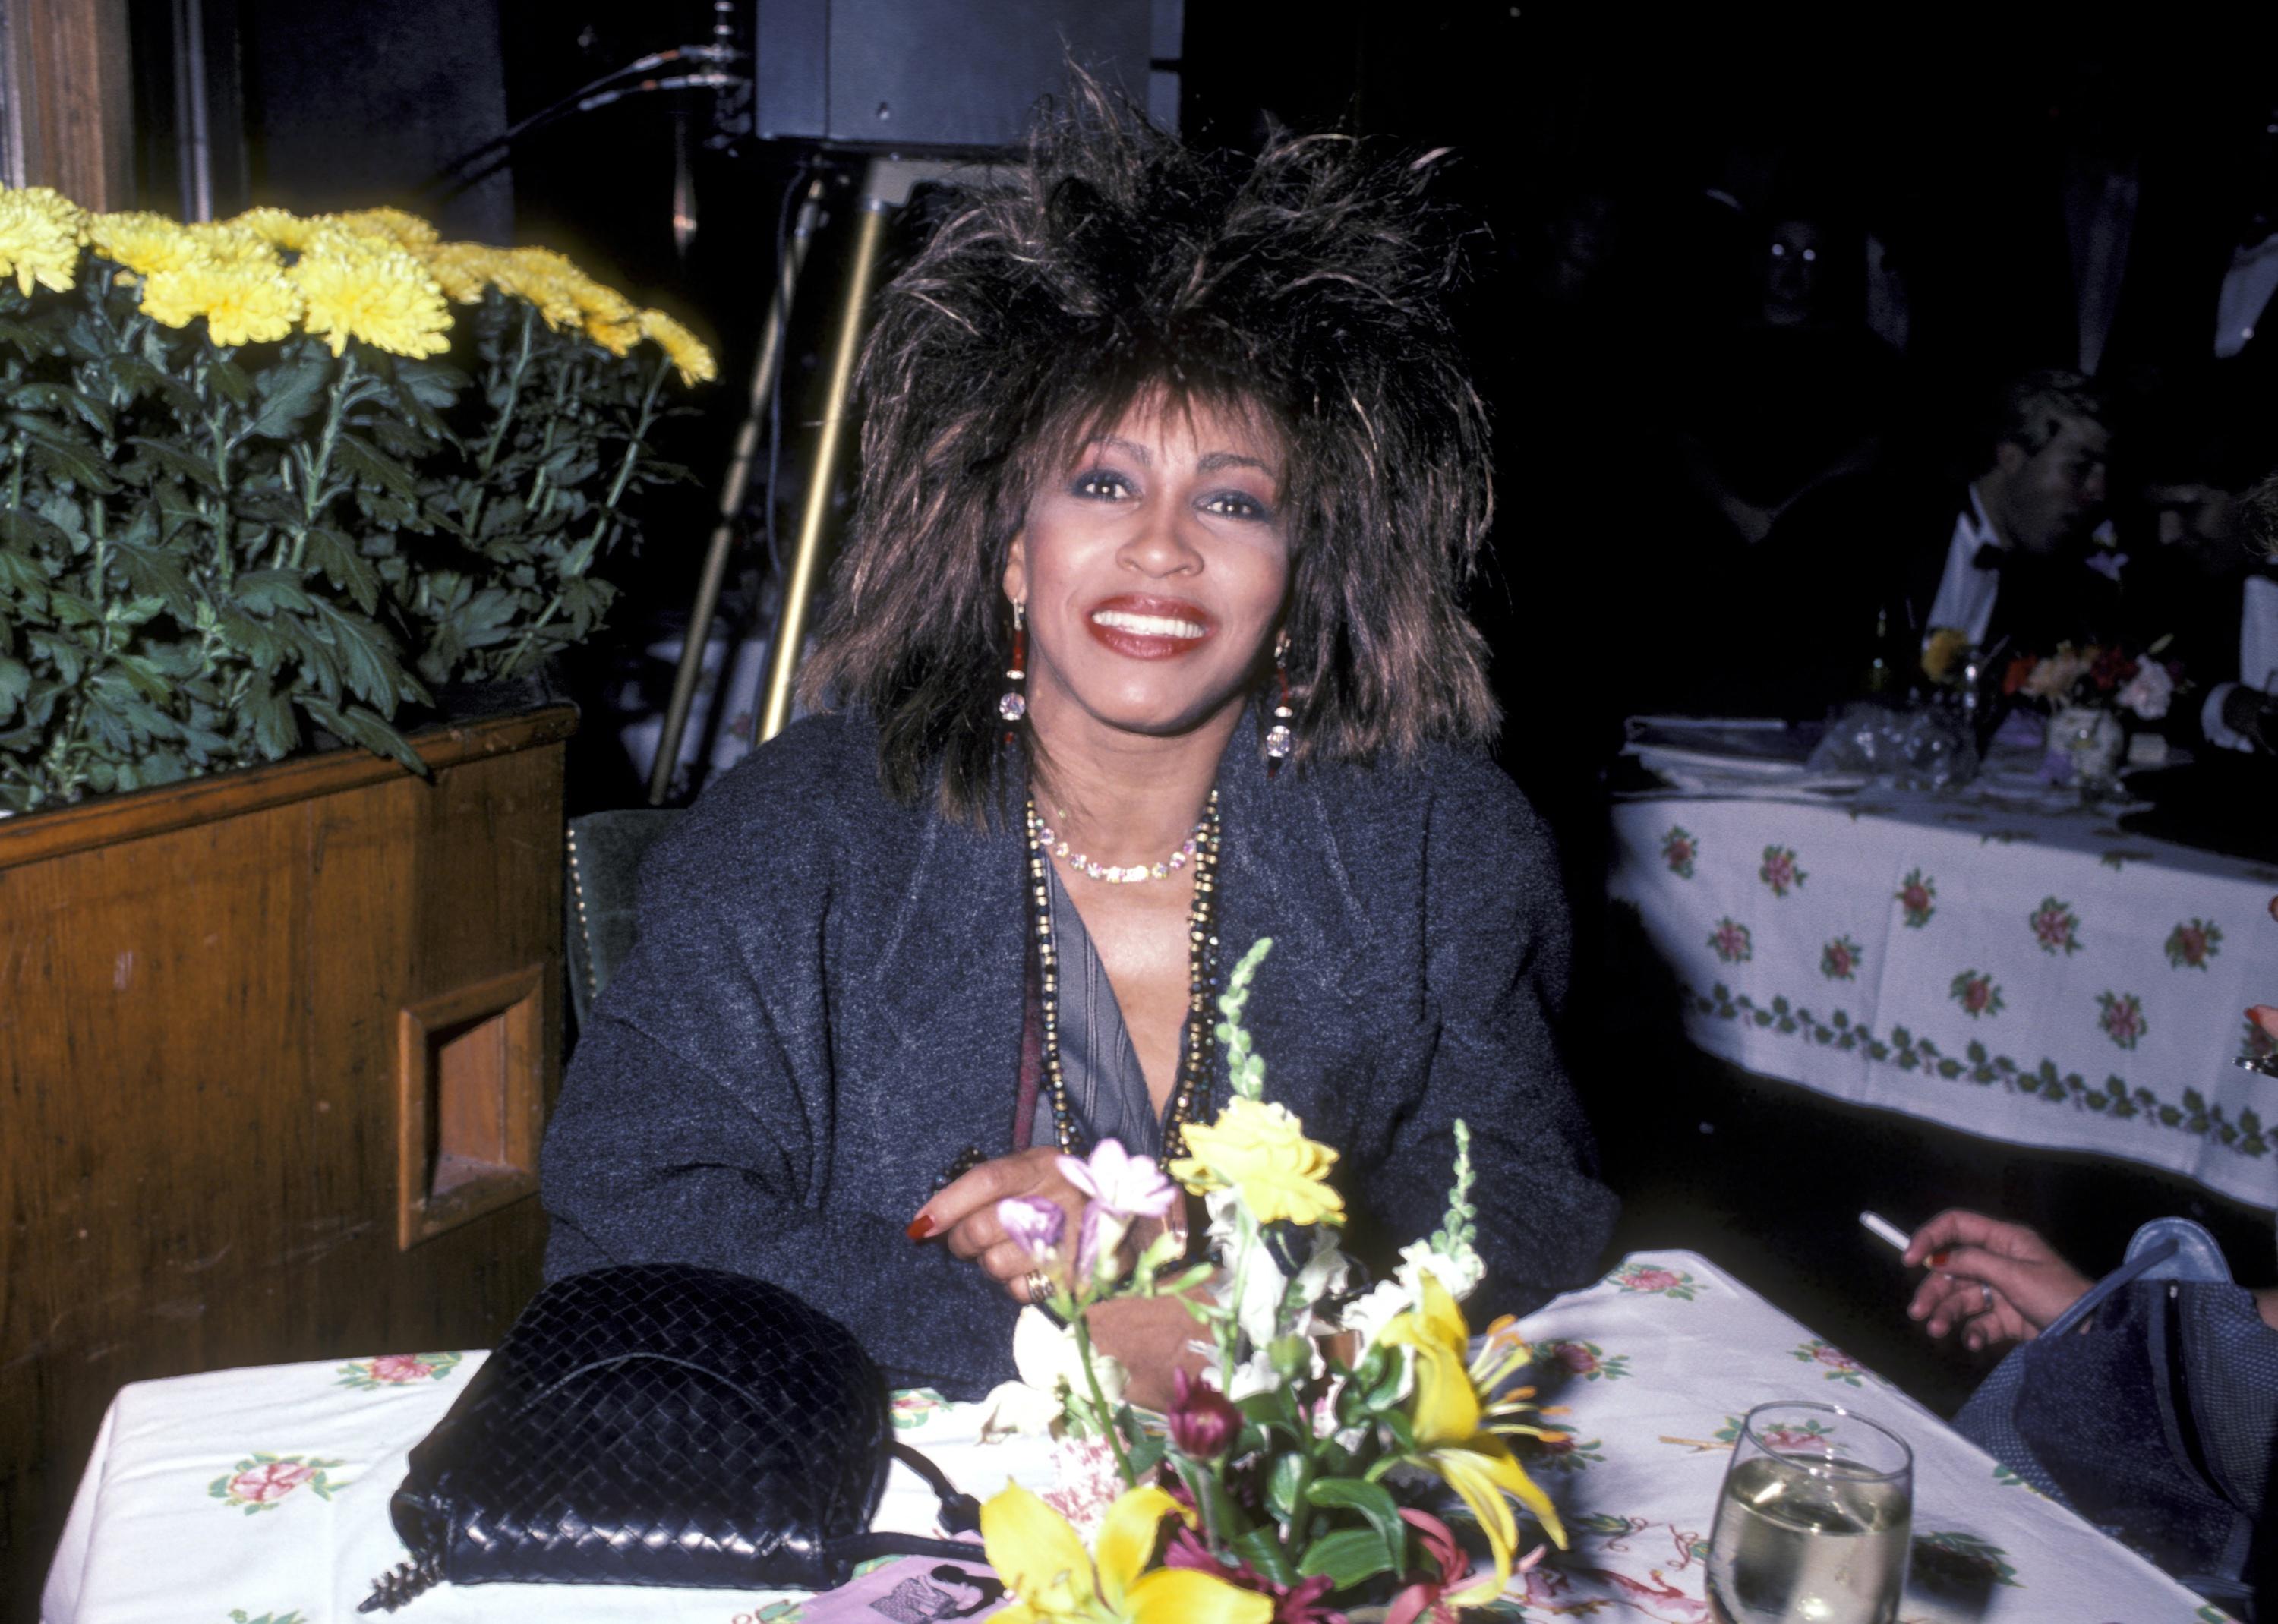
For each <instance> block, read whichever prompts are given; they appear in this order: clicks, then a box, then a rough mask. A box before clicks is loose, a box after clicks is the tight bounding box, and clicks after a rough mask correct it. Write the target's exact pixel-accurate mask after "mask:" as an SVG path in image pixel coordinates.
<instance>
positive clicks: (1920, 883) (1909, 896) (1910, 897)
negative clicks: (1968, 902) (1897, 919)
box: [1896, 868, 1938, 930]
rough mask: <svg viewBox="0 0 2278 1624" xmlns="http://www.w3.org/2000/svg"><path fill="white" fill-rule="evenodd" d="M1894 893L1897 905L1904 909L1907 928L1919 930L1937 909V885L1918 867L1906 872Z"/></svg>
mask: <svg viewBox="0 0 2278 1624" xmlns="http://www.w3.org/2000/svg"><path fill="white" fill-rule="evenodd" d="M1896 895H1897V897H1898V903H1899V906H1900V907H1901V908H1903V909H1904V910H1906V915H1907V929H1908V930H1920V929H1921V928H1922V927H1923V926H1925V925H1927V924H1929V923H1930V915H1932V914H1933V913H1936V912H1937V911H1938V886H1937V884H1936V883H1935V882H1934V881H1932V880H1931V879H1930V876H1929V875H1928V874H1925V873H1923V871H1922V870H1921V869H1919V868H1916V869H1911V870H1909V871H1908V872H1907V877H1906V879H1905V880H1903V881H1900V885H1899V888H1898V891H1897V893H1896Z"/></svg>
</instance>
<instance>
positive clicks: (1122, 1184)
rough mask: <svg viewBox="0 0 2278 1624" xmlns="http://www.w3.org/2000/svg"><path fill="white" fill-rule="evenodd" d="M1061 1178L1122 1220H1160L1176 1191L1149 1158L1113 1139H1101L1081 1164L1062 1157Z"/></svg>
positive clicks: (1060, 1165)
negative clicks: (1136, 1153) (1133, 1151)
mask: <svg viewBox="0 0 2278 1624" xmlns="http://www.w3.org/2000/svg"><path fill="white" fill-rule="evenodd" d="M1059 1167H1060V1177H1061V1178H1065V1179H1066V1180H1067V1181H1068V1182H1069V1183H1070V1184H1072V1185H1074V1186H1075V1187H1076V1188H1077V1189H1079V1190H1081V1191H1082V1192H1083V1193H1085V1194H1086V1195H1088V1196H1089V1197H1090V1198H1091V1203H1092V1205H1093V1206H1094V1207H1104V1208H1106V1209H1107V1210H1108V1211H1109V1212H1111V1213H1113V1214H1114V1215H1115V1216H1118V1217H1121V1218H1159V1217H1161V1216H1163V1215H1164V1214H1165V1213H1166V1212H1168V1211H1170V1210H1171V1203H1172V1202H1173V1201H1175V1200H1176V1199H1177V1198H1178V1192H1177V1190H1176V1189H1174V1188H1173V1186H1172V1184H1171V1181H1170V1180H1169V1179H1168V1178H1165V1177H1163V1170H1162V1169H1161V1168H1159V1167H1158V1166H1156V1165H1155V1159H1154V1158H1153V1157H1152V1156H1135V1155H1132V1154H1131V1153H1130V1152H1129V1151H1128V1150H1126V1149H1124V1148H1123V1147H1122V1145H1121V1144H1120V1143H1119V1142H1118V1141H1116V1140H1112V1139H1104V1140H1100V1141H1099V1143H1098V1144H1097V1146H1096V1147H1093V1149H1092V1153H1091V1155H1090V1156H1089V1159H1087V1160H1084V1161H1081V1162H1080V1161H1078V1160H1077V1159H1076V1158H1075V1157H1074V1156H1062V1157H1061V1158H1060V1161H1059Z"/></svg>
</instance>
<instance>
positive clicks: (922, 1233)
mask: <svg viewBox="0 0 2278 1624" xmlns="http://www.w3.org/2000/svg"><path fill="white" fill-rule="evenodd" d="M904 1232H905V1233H906V1234H907V1235H908V1236H909V1238H910V1239H912V1240H923V1239H925V1238H926V1237H927V1236H929V1235H930V1234H932V1233H933V1219H932V1217H931V1216H929V1215H928V1214H926V1213H922V1212H921V1213H920V1214H918V1216H916V1217H914V1218H912V1219H911V1220H910V1227H909V1228H908V1229H907V1230H906V1231H904Z"/></svg>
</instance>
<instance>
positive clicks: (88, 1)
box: [0, 0, 134, 209]
mask: <svg viewBox="0 0 2278 1624" xmlns="http://www.w3.org/2000/svg"><path fill="white" fill-rule="evenodd" d="M7 19H8V28H7V35H8V37H7V40H6V44H7V47H8V50H7V54H6V60H5V62H4V67H5V70H6V74H7V82H6V83H5V84H0V101H4V102H6V103H8V104H9V113H8V134H9V139H10V143H11V147H12V148H14V150H12V151H11V153H10V155H9V163H10V168H11V171H13V172H15V176H16V177H19V178H20V184H24V185H28V186H51V187H55V188H56V189H57V190H58V191H60V192H62V193H63V194H65V196H66V197H69V198H71V199H73V201H74V202H79V203H80V204H82V205H84V206H85V207H87V208H89V209H131V208H133V207H134V83H133V73H134V64H133V60H132V57H130V56H129V54H128V50H127V37H126V0H9V4H8V11H7Z"/></svg>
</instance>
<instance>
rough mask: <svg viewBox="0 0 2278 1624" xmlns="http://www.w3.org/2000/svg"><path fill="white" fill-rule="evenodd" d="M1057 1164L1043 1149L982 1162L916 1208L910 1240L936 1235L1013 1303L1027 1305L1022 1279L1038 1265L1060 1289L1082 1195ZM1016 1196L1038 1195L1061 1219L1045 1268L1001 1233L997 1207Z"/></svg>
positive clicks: (1070, 1268) (1070, 1263) (1071, 1257)
mask: <svg viewBox="0 0 2278 1624" xmlns="http://www.w3.org/2000/svg"><path fill="white" fill-rule="evenodd" d="M1059 1162H1060V1153H1059V1151H1058V1150H1055V1149H1052V1148H1051V1147H1043V1146H1037V1147H1031V1148H1029V1149H1027V1150H1016V1151H1014V1152H1013V1154H1012V1155H1009V1156H999V1157H998V1158H997V1159H996V1160H995V1161H993V1162H983V1163H982V1164H981V1165H980V1166H978V1167H976V1168H975V1169H974V1170H972V1171H971V1172H969V1173H967V1174H966V1175H965V1176H964V1177H962V1178H958V1179H956V1180H954V1181H953V1182H952V1183H951V1184H949V1185H948V1186H945V1187H944V1188H943V1189H942V1191H941V1192H940V1193H938V1194H936V1196H934V1198H933V1199H932V1200H931V1201H928V1202H927V1203H926V1204H925V1205H924V1206H922V1207H921V1208H918V1215H917V1216H916V1217H915V1218H913V1219H912V1220H911V1221H910V1239H913V1240H926V1239H931V1238H932V1237H935V1236H939V1237H941V1238H942V1239H943V1240H944V1243H945V1244H946V1245H947V1246H948V1247H949V1249H950V1251H951V1252H952V1253H953V1254H956V1255H957V1256H959V1257H963V1258H971V1259H972V1260H973V1261H974V1262H977V1263H979V1264H980V1265H981V1267H982V1269H983V1270H984V1271H985V1272H986V1273H987V1274H988V1275H989V1276H990V1278H991V1279H993V1280H995V1281H996V1282H997V1283H998V1285H1002V1286H1003V1287H1004V1288H1005V1291H1006V1292H1007V1293H1009V1294H1010V1295H1011V1297H1012V1299H1013V1301H1015V1302H1030V1301H1033V1300H1034V1299H1032V1298H1031V1297H1030V1296H1029V1295H1028V1277H1029V1276H1030V1275H1031V1274H1033V1273H1035V1272H1036V1269H1038V1268H1039V1267H1043V1268H1044V1269H1046V1271H1047V1272H1048V1273H1050V1274H1051V1277H1052V1278H1053V1279H1054V1280H1056V1281H1059V1283H1061V1284H1063V1285H1065V1284H1066V1282H1067V1280H1068V1279H1069V1277H1070V1276H1071V1275H1072V1274H1073V1273H1074V1268H1075V1248H1076V1237H1077V1236H1078V1235H1080V1234H1081V1233H1082V1231H1083V1209H1084V1205H1085V1202H1084V1196H1083V1193H1082V1191H1080V1190H1078V1189H1077V1188H1076V1187H1075V1186H1074V1185H1071V1184H1070V1183H1068V1181H1067V1180H1066V1178H1064V1177H1062V1176H1061V1173H1060V1169H1059ZM1016 1195H1027V1196H1042V1197H1043V1199H1044V1200H1046V1201H1051V1203H1052V1204H1053V1205H1054V1206H1056V1207H1058V1208H1059V1209H1060V1211H1061V1213H1062V1214H1063V1215H1064V1216H1066V1220H1067V1223H1066V1227H1065V1228H1063V1229H1062V1231H1060V1242H1059V1246H1058V1247H1054V1248H1053V1252H1052V1257H1051V1262H1049V1264H1040V1263H1039V1262H1038V1260H1037V1259H1036V1258H1035V1257H1032V1256H1031V1255H1029V1254H1028V1249H1027V1248H1026V1247H1022V1246H1021V1244H1020V1243H1019V1242H1017V1241H1015V1240H1013V1239H1010V1238H1009V1237H1008V1236H1007V1235H1006V1234H1005V1225H1004V1224H1003V1223H1001V1222H1000V1221H999V1220H998V1216H997V1203H998V1202H999V1201H1005V1200H1006V1199H1007V1198H1009V1197H1012V1196H1016Z"/></svg>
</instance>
